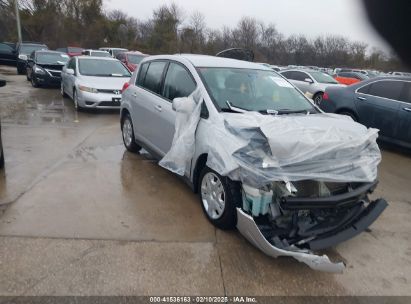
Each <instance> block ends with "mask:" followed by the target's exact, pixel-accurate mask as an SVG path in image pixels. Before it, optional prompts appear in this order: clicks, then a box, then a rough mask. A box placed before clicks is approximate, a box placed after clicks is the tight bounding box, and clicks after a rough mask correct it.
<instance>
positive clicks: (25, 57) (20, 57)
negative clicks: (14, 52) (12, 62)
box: [19, 55, 27, 60]
mask: <svg viewBox="0 0 411 304" xmlns="http://www.w3.org/2000/svg"><path fill="white" fill-rule="evenodd" d="M19 59H21V60H27V55H19Z"/></svg>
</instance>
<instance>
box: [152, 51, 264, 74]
mask: <svg viewBox="0 0 411 304" xmlns="http://www.w3.org/2000/svg"><path fill="white" fill-rule="evenodd" d="M149 58H150V59H170V60H172V59H185V60H188V61H189V62H191V64H192V65H193V66H195V67H216V68H217V67H218V68H242V69H253V70H267V71H271V72H272V69H271V68H268V67H265V66H263V65H260V64H258V63H254V62H248V61H241V60H236V59H229V58H224V57H216V56H208V55H195V54H176V55H157V56H150V57H149Z"/></svg>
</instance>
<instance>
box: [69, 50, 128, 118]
mask: <svg viewBox="0 0 411 304" xmlns="http://www.w3.org/2000/svg"><path fill="white" fill-rule="evenodd" d="M130 77H131V74H130V72H129V70H128V69H127V68H126V67H125V66H124V65H123V64H122V63H121V62H120V61H119V60H117V59H113V58H102V57H90V56H80V57H73V58H71V59H70V61H69V62H68V63H67V65H66V66H65V67H64V68H63V71H62V73H61V94H62V96H69V97H70V98H71V99H72V100H73V101H74V107H75V108H76V110H80V109H82V108H103V109H118V108H119V107H120V104H121V90H122V87H123V85H124V83H126V82H128V81H129V80H130Z"/></svg>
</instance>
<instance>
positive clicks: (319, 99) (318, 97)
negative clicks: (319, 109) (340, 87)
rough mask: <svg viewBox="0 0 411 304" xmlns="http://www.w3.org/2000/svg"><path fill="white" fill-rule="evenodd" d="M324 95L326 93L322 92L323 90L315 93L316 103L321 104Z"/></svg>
mask: <svg viewBox="0 0 411 304" xmlns="http://www.w3.org/2000/svg"><path fill="white" fill-rule="evenodd" d="M323 95H324V93H322V92H319V93H317V94H315V95H314V97H313V100H314V103H315V104H316V105H317V106H320V104H321V102H322V101H323Z"/></svg>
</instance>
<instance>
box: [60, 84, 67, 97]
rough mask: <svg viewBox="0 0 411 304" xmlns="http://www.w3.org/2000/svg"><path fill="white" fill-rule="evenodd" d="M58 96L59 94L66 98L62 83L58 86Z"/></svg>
mask: <svg viewBox="0 0 411 304" xmlns="http://www.w3.org/2000/svg"><path fill="white" fill-rule="evenodd" d="M60 94H61V96H63V97H66V96H67V94H66V93H65V92H64V86H63V82H61V84H60Z"/></svg>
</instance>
